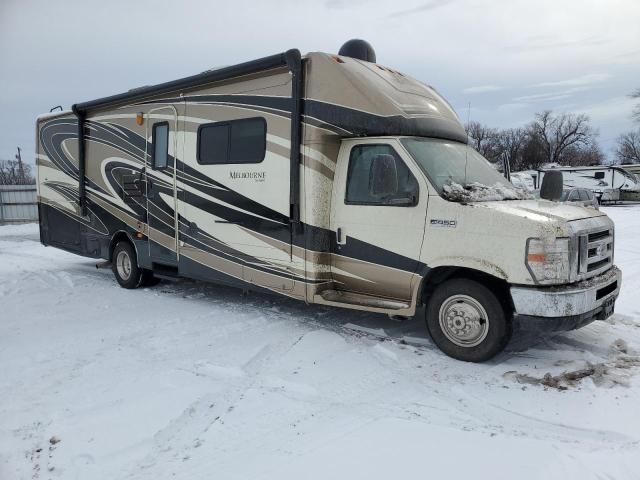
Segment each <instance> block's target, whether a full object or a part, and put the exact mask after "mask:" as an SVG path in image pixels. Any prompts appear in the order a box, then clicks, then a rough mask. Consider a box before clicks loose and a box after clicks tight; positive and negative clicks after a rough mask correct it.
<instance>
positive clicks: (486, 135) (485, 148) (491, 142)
mask: <svg viewBox="0 0 640 480" xmlns="http://www.w3.org/2000/svg"><path fill="white" fill-rule="evenodd" d="M466 130H467V135H469V138H470V139H471V142H470V144H471V146H472V147H473V148H475V149H476V150H477V151H478V152H480V154H481V155H482V156H483V157H485V158H487V159H488V160H492V161H495V160H496V156H497V154H496V148H495V147H496V136H497V133H498V132H497V131H496V130H495V129H494V128H489V127H487V126H486V125H482V124H481V123H480V122H469V123H468V124H467V125H466Z"/></svg>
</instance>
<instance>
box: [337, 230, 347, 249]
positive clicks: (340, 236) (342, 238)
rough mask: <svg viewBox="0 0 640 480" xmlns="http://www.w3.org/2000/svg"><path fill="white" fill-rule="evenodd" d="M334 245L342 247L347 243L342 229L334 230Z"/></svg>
mask: <svg viewBox="0 0 640 480" xmlns="http://www.w3.org/2000/svg"><path fill="white" fill-rule="evenodd" d="M336 243H337V244H338V245H344V244H345V243H347V238H346V235H344V232H343V231H342V227H338V228H337V230H336Z"/></svg>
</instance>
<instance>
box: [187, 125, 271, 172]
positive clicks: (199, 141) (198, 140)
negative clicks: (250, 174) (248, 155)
mask: <svg viewBox="0 0 640 480" xmlns="http://www.w3.org/2000/svg"><path fill="white" fill-rule="evenodd" d="M247 120H260V121H261V122H262V124H263V126H264V147H263V149H262V156H261V159H260V161H258V162H231V161H226V162H216V163H209V162H203V161H202V160H201V158H200V145H201V144H202V132H201V130H202V129H204V128H207V127H214V126H216V127H222V126H228V128H229V133H228V137H227V146H228V149H227V160H230V158H231V146H232V145H231V133H232V130H233V124H234V123H238V122H244V121H247ZM266 157H267V120H266V119H265V118H264V117H247V118H236V119H234V120H221V121H219V122H209V123H201V124H200V125H198V131H197V134H196V162H197V163H198V165H205V166H210V165H257V164H258V163H262V162H264V159H265V158H266Z"/></svg>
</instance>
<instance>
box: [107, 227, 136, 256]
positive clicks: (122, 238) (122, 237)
mask: <svg viewBox="0 0 640 480" xmlns="http://www.w3.org/2000/svg"><path fill="white" fill-rule="evenodd" d="M119 242H128V243H129V244H130V245H132V246H133V242H132V241H131V239H130V238H129V235H127V234H126V233H125V232H118V233H116V234H115V235H114V236H113V238H112V239H111V243H110V244H109V261H110V262H112V261H113V250H114V249H115V248H116V245H117V244H118V243H119ZM134 249H135V246H134Z"/></svg>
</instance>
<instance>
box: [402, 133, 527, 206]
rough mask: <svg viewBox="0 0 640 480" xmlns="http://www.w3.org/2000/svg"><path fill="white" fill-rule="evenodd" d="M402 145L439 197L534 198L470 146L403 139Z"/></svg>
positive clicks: (442, 141) (452, 198) (443, 141)
mask: <svg viewBox="0 0 640 480" xmlns="http://www.w3.org/2000/svg"><path fill="white" fill-rule="evenodd" d="M401 141H402V144H403V145H404V146H405V148H406V149H407V150H408V151H409V153H410V154H411V156H412V157H413V158H414V159H415V161H416V163H417V164H418V166H419V167H420V169H421V170H422V171H423V172H424V173H425V174H426V175H427V177H428V178H429V180H430V181H431V183H432V185H433V186H434V187H435V188H436V190H437V191H438V193H439V194H440V195H441V196H442V197H444V198H446V199H447V200H452V201H468V202H473V201H489V200H516V199H523V198H529V197H530V196H529V195H528V194H527V193H526V192H525V191H524V190H521V189H518V188H516V187H514V186H513V185H512V184H511V183H509V182H508V181H507V179H505V178H504V177H503V176H502V175H500V173H499V172H498V171H497V170H496V169H495V168H493V167H492V166H491V164H490V163H489V162H488V161H487V159H486V158H484V157H483V156H482V155H480V154H479V153H478V152H477V151H475V150H474V149H473V148H471V147H469V146H468V145H465V144H462V143H457V142H452V141H449V140H439V139H435V138H413V137H410V138H403V139H402V140H401Z"/></svg>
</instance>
